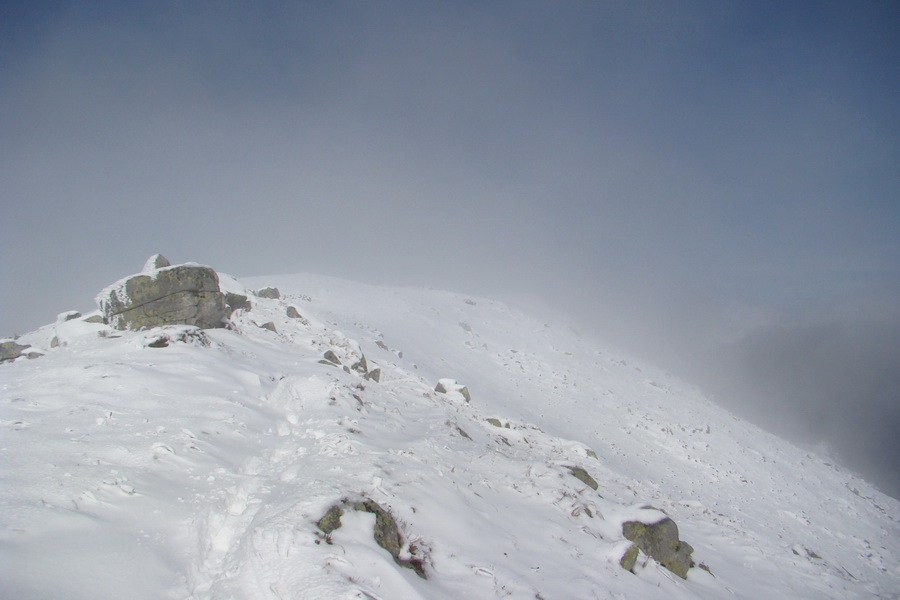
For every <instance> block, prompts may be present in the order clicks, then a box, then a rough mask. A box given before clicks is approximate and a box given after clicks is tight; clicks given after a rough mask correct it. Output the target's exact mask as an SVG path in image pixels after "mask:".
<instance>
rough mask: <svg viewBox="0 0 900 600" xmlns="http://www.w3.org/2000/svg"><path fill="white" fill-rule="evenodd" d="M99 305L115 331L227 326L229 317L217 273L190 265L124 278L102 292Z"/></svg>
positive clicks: (98, 299)
mask: <svg viewBox="0 0 900 600" xmlns="http://www.w3.org/2000/svg"><path fill="white" fill-rule="evenodd" d="M148 263H149V261H148ZM97 303H98V304H99V305H100V310H101V312H102V313H103V317H104V320H105V321H106V323H108V324H109V325H112V326H113V327H115V328H116V329H132V330H137V329H150V328H153V327H161V326H165V325H193V326H196V327H200V328H202V329H209V328H215V327H224V326H225V319H226V318H227V314H228V313H227V310H228V309H227V307H226V304H225V295H224V294H223V293H222V292H221V291H219V278H218V275H217V274H216V272H215V271H214V270H213V269H211V268H210V267H204V266H201V265H196V264H190V263H188V264H182V265H176V266H173V267H164V268H161V269H157V270H154V271H151V272H149V273H146V272H145V273H141V274H138V275H134V276H132V277H128V278H126V279H123V280H121V281H120V282H118V283H117V284H115V285H113V286H111V287H109V288H107V289H105V290H104V291H103V292H101V293H100V295H99V296H98V297H97Z"/></svg>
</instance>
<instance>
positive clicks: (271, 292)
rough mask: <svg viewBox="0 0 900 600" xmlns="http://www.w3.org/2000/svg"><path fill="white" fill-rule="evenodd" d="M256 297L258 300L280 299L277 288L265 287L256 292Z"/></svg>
mask: <svg viewBox="0 0 900 600" xmlns="http://www.w3.org/2000/svg"><path fill="white" fill-rule="evenodd" d="M256 295H257V296H259V297H260V298H269V299H271V300H278V299H279V298H281V292H279V291H278V288H274V287H265V288H262V289H261V290H257V291H256Z"/></svg>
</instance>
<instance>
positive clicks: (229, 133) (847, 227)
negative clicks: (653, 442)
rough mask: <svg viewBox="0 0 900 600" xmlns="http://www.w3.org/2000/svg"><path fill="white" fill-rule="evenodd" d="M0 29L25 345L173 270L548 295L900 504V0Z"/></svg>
mask: <svg viewBox="0 0 900 600" xmlns="http://www.w3.org/2000/svg"><path fill="white" fill-rule="evenodd" d="M0 11H2V15H0V139H2V144H0V198H2V211H3V213H2V214H3V218H2V220H0V240H2V241H0V244H2V246H0V251H2V257H3V258H2V260H0V279H2V281H3V286H2V295H0V333H2V334H3V335H11V334H13V333H15V332H23V331H26V330H29V329H32V328H35V327H37V326H39V325H42V324H45V323H47V322H50V321H52V320H53V319H54V318H55V315H56V313H58V312H61V311H63V310H68V309H81V310H87V309H90V308H91V305H92V301H91V299H92V298H93V295H94V294H95V293H96V292H97V291H98V290H99V289H100V288H102V287H103V286H105V285H107V284H108V283H110V282H111V281H113V280H115V279H118V278H119V277H121V276H124V275H127V274H129V273H131V272H134V271H135V270H137V269H139V268H140V266H141V264H143V261H144V259H145V258H146V257H147V256H149V255H150V254H153V253H155V252H162V253H164V254H166V255H167V256H168V257H169V258H170V259H171V260H173V261H188V260H193V261H198V262H203V263H207V264H211V265H213V266H214V267H216V268H217V269H219V270H222V271H225V272H230V273H233V274H235V275H238V276H241V275H260V274H266V273H276V272H278V273H289V272H299V271H311V272H318V273H324V274H329V275H335V276H340V277H346V278H351V279H359V280H364V281H368V282H372V283H386V284H405V285H425V286H433V287H442V288H450V289H454V290H459V291H465V292H469V293H473V294H484V295H493V296H498V295H499V296H502V297H510V298H525V297H528V298H537V299H539V300H542V301H544V302H547V303H549V304H551V305H553V306H555V307H557V308H558V309H559V310H561V311H564V312H568V313H569V314H571V315H573V318H574V320H575V321H576V322H577V323H579V325H580V326H581V327H582V328H583V329H584V330H585V331H587V332H590V333H591V334H594V335H597V336H598V337H600V338H603V339H607V340H611V341H613V342H614V343H615V344H617V345H619V346H620V347H622V348H625V349H627V350H630V351H633V352H634V353H636V354H639V355H642V356H645V357H647V358H649V359H650V360H653V361H655V362H658V363H661V364H663V365H665V366H669V367H670V368H671V369H672V370H674V371H676V372H679V373H684V375H685V378H687V379H693V380H696V381H698V382H699V383H700V384H701V385H703V386H704V387H705V388H706V389H709V390H710V391H711V392H713V393H715V395H716V397H717V398H718V399H719V401H720V402H722V403H723V404H726V405H728V406H731V407H732V408H734V409H735V410H737V411H739V412H741V413H742V414H745V415H747V416H750V417H752V418H754V419H756V420H757V421H758V422H761V423H763V424H764V425H766V426H767V427H770V428H772V429H776V430H779V432H780V433H784V434H786V435H789V436H792V437H793V438H794V439H797V440H798V441H802V442H804V443H819V442H824V443H826V444H827V445H828V446H830V447H831V448H832V449H833V450H834V451H835V452H837V453H839V454H840V455H842V456H844V457H853V458H848V461H850V462H852V465H854V466H856V468H858V469H861V470H865V471H866V472H867V473H874V474H877V475H878V476H879V477H881V481H882V482H888V483H883V485H886V486H887V485H893V486H894V487H893V488H892V489H893V492H894V493H895V494H897V493H900V482H898V480H897V475H896V472H895V471H896V469H895V468H893V465H894V464H896V460H897V458H898V457H900V447H898V446H897V444H898V442H897V441H892V440H894V438H895V437H896V436H895V435H894V432H895V431H896V430H897V426H898V425H900V407H898V405H900V401H898V400H900V399H898V393H897V391H896V390H898V389H900V386H898V385H897V384H898V383H900V382H898V381H897V378H898V376H897V375H896V374H895V373H897V372H900V364H898V359H897V358H896V357H897V356H900V352H898V351H900V235H898V233H897V232H898V231H900V193H898V192H900V168H898V166H900V160H898V159H900V156H898V154H900V152H898V133H900V115H898V109H897V98H900V41H898V36H897V35H896V32H897V31H900V8H898V5H897V4H896V3H895V2H864V3H859V2H853V3H851V2H769V3H767V2H729V3H725V2H679V3H668V2H576V1H572V2H549V1H548V2H528V1H525V2H491V3H482V2H378V3H375V2H362V1H358V2H263V3H255V4H252V5H251V4H248V3H239V2H185V1H181V2H175V1H168V0H163V1H159V2H129V3H114V2H34V3H27V4H26V3H19V4H11V3H7V4H5V5H3V7H2V8H0ZM773 357H778V360H775V359H774V358H773ZM856 421H858V423H856ZM873 431H874V432H875V433H874V434H873ZM892 444H893V446H892Z"/></svg>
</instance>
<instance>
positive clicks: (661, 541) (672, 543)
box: [622, 517, 694, 579]
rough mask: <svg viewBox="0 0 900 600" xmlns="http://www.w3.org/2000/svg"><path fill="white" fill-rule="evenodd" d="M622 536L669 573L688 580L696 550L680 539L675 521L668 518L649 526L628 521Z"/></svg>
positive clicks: (623, 526) (623, 527)
mask: <svg viewBox="0 0 900 600" xmlns="http://www.w3.org/2000/svg"><path fill="white" fill-rule="evenodd" d="M622 535H624V536H625V538H627V539H629V540H631V541H632V542H634V543H635V544H636V545H637V547H638V548H640V549H641V551H642V552H643V553H644V554H646V555H647V556H650V557H651V558H654V559H656V560H657V561H658V562H659V564H661V565H662V566H664V567H665V568H667V569H668V570H669V571H671V572H672V573H674V574H676V575H678V576H679V577H681V578H682V579H687V573H688V569H690V568H691V554H692V553H693V552H694V549H693V548H692V547H691V545H690V544H688V543H686V542H682V541H681V540H679V539H678V526H677V525H676V524H675V521H673V520H672V519H670V518H668V517H666V518H664V519H663V520H661V521H659V522H657V523H653V524H649V525H648V524H646V523H641V522H640V521H628V522H626V523H624V524H623V525H622Z"/></svg>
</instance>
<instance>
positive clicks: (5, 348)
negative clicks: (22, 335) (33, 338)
mask: <svg viewBox="0 0 900 600" xmlns="http://www.w3.org/2000/svg"><path fill="white" fill-rule="evenodd" d="M29 348H31V346H29V345H27V344H25V345H22V344H17V343H16V342H15V341H14V340H6V341H4V342H0V362H5V361H7V360H15V359H17V358H19V357H20V356H22V355H23V354H25V351H26V350H28V349H29Z"/></svg>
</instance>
